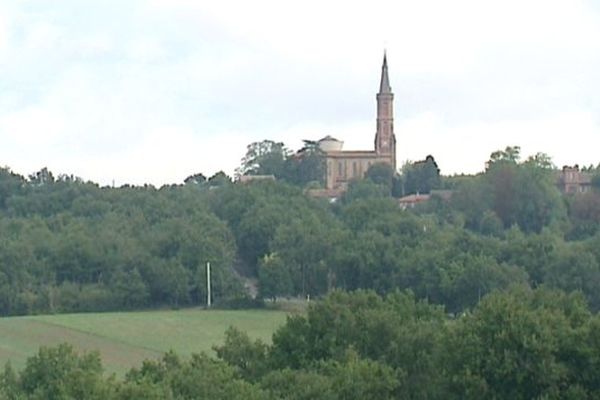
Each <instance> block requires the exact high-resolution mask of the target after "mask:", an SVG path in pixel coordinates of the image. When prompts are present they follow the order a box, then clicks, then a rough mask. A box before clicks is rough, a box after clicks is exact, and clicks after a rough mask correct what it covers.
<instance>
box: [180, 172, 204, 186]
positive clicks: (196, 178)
mask: <svg viewBox="0 0 600 400" xmlns="http://www.w3.org/2000/svg"><path fill="white" fill-rule="evenodd" d="M206 180H207V179H206V176H204V174H203V173H201V172H200V173H197V174H193V175H190V176H188V177H187V178H185V179H184V180H183V182H184V183H185V184H186V185H190V184H195V185H202V184H203V183H205V182H206Z"/></svg>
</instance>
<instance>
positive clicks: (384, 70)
mask: <svg viewBox="0 0 600 400" xmlns="http://www.w3.org/2000/svg"><path fill="white" fill-rule="evenodd" d="M379 93H392V88H391V87H390V78H389V77H388V66H387V54H386V52H385V51H384V52H383V65H382V66H381V83H380V84H379Z"/></svg>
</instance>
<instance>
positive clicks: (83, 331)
mask: <svg viewBox="0 0 600 400" xmlns="http://www.w3.org/2000/svg"><path fill="white" fill-rule="evenodd" d="M35 321H36V322H39V323H41V324H45V325H48V326H55V327H58V328H62V329H68V330H69V331H73V332H78V333H81V334H84V335H88V336H93V337H97V338H100V339H105V340H107V341H109V342H117V343H121V344H123V345H127V346H128V347H135V348H138V349H144V350H148V351H151V352H153V353H156V354H157V356H161V355H163V354H164V353H165V352H164V351H163V350H161V349H155V348H152V347H149V346H144V345H141V344H137V343H132V342H130V341H127V340H124V339H121V338H118V337H116V336H107V335H103V334H100V333H97V332H92V331H90V330H86V329H82V328H75V327H72V326H69V325H66V324H60V323H57V322H51V321H48V320H46V319H43V320H42V319H38V318H36V319H35Z"/></svg>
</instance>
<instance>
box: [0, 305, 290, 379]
mask: <svg viewBox="0 0 600 400" xmlns="http://www.w3.org/2000/svg"><path fill="white" fill-rule="evenodd" d="M285 316H286V314H285V313H283V312H278V311H266V310H244V311H216V310H211V311H205V310H201V309H189V310H179V311H145V312H130V313H102V314H65V315H45V316H30V317H12V318H0V363H1V365H4V363H6V361H8V360H10V361H11V363H12V365H13V366H14V367H16V368H17V369H20V368H22V367H23V366H24V364H25V360H26V358H27V357H29V356H31V355H33V354H35V353H36V352H37V350H38V348H39V347H40V346H45V345H54V344H58V343H62V342H69V343H71V344H72V345H74V346H75V347H76V348H77V349H79V350H85V351H89V350H98V351H100V353H101V355H102V361H103V364H104V366H105V368H106V370H107V371H109V372H116V373H117V374H123V373H124V372H126V371H127V370H128V369H129V368H130V367H132V366H138V365H140V364H141V362H142V360H144V359H146V358H156V357H160V356H161V355H162V354H163V353H164V352H165V351H168V350H169V349H173V350H175V351H176V352H177V353H179V354H183V355H185V354H190V353H195V352H201V351H204V352H211V347H212V346H213V345H214V344H218V343H221V342H222V340H223V333H224V332H225V330H226V329H227V328H228V327H229V326H235V327H238V328H240V329H241V330H244V331H246V332H248V334H249V335H250V336H251V337H253V338H260V339H262V340H264V341H266V342H268V341H270V338H271V334H272V333H273V332H274V331H275V329H276V328H277V327H278V326H280V325H282V324H283V323H284V322H285Z"/></svg>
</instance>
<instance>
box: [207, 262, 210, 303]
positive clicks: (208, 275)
mask: <svg viewBox="0 0 600 400" xmlns="http://www.w3.org/2000/svg"><path fill="white" fill-rule="evenodd" d="M210 297H211V296H210V262H207V263H206V307H208V308H210Z"/></svg>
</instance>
